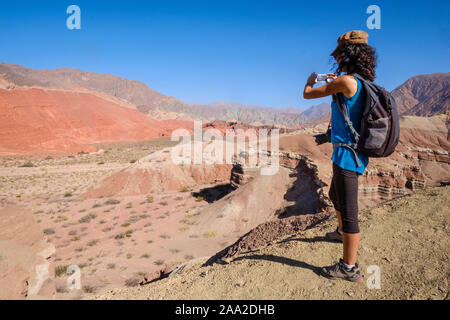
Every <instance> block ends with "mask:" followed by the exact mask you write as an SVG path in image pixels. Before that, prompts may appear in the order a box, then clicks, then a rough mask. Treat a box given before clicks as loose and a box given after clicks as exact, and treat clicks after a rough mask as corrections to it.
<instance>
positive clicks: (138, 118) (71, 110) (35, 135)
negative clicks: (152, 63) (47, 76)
mask: <svg viewBox="0 0 450 320" xmlns="http://www.w3.org/2000/svg"><path fill="white" fill-rule="evenodd" d="M179 127H182V128H186V127H187V128H191V127H192V123H191V122H189V121H179V120H168V121H156V120H153V119H151V118H149V117H148V116H145V115H143V114H142V113H140V112H139V111H137V110H134V109H131V108H127V107H123V106H121V105H118V104H117V103H115V102H113V100H112V99H104V98H103V97H101V96H98V95H95V94H91V93H89V92H77V91H69V90H43V89H28V90H27V89H14V90H2V89H0V155H13V154H38V153H61V152H79V151H95V148H94V147H92V146H89V144H91V143H98V142H113V141H143V140H151V139H155V138H158V137H161V136H169V135H170V133H171V131H172V130H173V129H176V128H179Z"/></svg>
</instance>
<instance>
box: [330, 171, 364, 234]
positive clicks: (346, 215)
mask: <svg viewBox="0 0 450 320" xmlns="http://www.w3.org/2000/svg"><path fill="white" fill-rule="evenodd" d="M360 175H361V174H359V173H357V172H355V171H350V170H345V169H342V168H341V167H339V166H338V165H337V164H335V163H334V162H333V179H332V180H331V186H330V191H329V193H328V195H329V197H330V199H331V202H333V205H334V208H335V209H336V210H338V211H339V212H340V213H341V215H342V231H344V232H345V233H359V225H358V177H359V176H360Z"/></svg>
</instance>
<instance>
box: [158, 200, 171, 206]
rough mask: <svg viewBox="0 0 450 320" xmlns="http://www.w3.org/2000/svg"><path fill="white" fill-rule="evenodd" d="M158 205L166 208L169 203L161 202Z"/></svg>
mask: <svg viewBox="0 0 450 320" xmlns="http://www.w3.org/2000/svg"><path fill="white" fill-rule="evenodd" d="M159 204H160V205H162V206H167V205H168V204H169V203H168V202H167V201H161V202H160V203H159Z"/></svg>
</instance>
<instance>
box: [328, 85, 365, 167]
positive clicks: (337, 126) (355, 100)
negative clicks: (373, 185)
mask: <svg viewBox="0 0 450 320" xmlns="http://www.w3.org/2000/svg"><path fill="white" fill-rule="evenodd" d="M355 80H356V82H357V83H358V90H357V91H356V93H355V95H354V96H353V97H351V98H347V97H345V96H344V101H345V105H346V107H347V112H348V114H349V118H350V121H351V122H352V124H353V127H354V128H355V129H356V130H358V129H359V127H360V124H361V117H362V112H363V107H364V103H365V99H366V94H365V92H364V90H362V84H361V82H360V81H359V80H358V79H356V78H355ZM354 142H355V141H354V140H353V139H352V135H351V132H350V129H349V128H348V127H347V123H346V122H345V119H344V116H343V115H342V114H341V112H340V111H339V108H338V106H337V104H336V103H335V102H334V101H333V102H332V103H331V143H347V144H351V143H354ZM357 155H358V158H359V161H360V162H361V166H360V167H358V164H357V163H356V160H355V154H354V153H353V152H352V151H351V150H350V149H348V148H346V147H336V148H334V149H333V155H332V157H331V160H332V161H333V162H334V163H336V164H337V165H338V166H339V167H341V168H342V169H346V170H350V171H355V172H358V173H360V174H363V173H364V171H365V170H366V167H367V165H368V164H369V158H367V157H366V156H365V155H362V154H360V153H358V152H357Z"/></svg>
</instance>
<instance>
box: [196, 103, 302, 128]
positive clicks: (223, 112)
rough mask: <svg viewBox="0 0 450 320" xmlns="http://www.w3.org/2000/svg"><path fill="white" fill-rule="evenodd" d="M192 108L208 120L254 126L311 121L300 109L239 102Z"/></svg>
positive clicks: (288, 124) (296, 123) (287, 124)
mask: <svg viewBox="0 0 450 320" xmlns="http://www.w3.org/2000/svg"><path fill="white" fill-rule="evenodd" d="M192 108H193V109H194V110H195V111H196V112H197V113H198V114H201V115H202V116H203V117H204V118H206V119H208V120H230V119H232V120H236V121H240V122H244V123H248V124H253V125H267V124H278V125H283V126H287V127H290V126H295V125H299V124H302V123H306V122H308V121H310V120H311V119H310V118H308V117H306V116H305V115H304V114H303V112H302V111H301V110H300V109H297V108H293V107H289V108H284V109H278V108H270V107H260V106H251V105H250V106H248V105H243V104H240V103H237V102H226V101H217V102H213V103H210V104H207V105H199V104H195V105H192Z"/></svg>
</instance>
